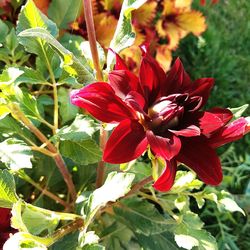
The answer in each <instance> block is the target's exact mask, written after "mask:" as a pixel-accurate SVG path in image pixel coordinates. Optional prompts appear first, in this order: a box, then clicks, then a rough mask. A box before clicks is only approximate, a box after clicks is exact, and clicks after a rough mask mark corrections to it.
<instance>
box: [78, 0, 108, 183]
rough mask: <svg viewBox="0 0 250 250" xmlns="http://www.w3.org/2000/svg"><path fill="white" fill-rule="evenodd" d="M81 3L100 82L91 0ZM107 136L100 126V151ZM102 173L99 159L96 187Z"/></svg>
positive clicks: (100, 180)
mask: <svg viewBox="0 0 250 250" xmlns="http://www.w3.org/2000/svg"><path fill="white" fill-rule="evenodd" d="M83 4H84V16H85V21H86V26H87V32H88V40H89V45H90V50H91V54H92V59H93V64H94V68H95V70H96V79H97V81H99V82H102V81H103V76H102V71H101V67H100V63H99V56H98V50H97V42H96V34H95V26H94V20H93V13H92V3H91V0H83ZM107 137H108V135H107V132H106V131H105V130H104V128H103V127H101V130H100V148H101V149H102V152H103V150H104V147H105V144H106V142H107ZM104 174H105V162H104V161H100V162H99V164H98V167H97V177H96V188H98V187H100V186H102V184H103V178H104Z"/></svg>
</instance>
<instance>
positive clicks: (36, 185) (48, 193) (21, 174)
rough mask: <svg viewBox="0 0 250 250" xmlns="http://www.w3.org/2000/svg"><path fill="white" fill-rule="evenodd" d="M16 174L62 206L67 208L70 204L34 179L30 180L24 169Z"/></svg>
mask: <svg viewBox="0 0 250 250" xmlns="http://www.w3.org/2000/svg"><path fill="white" fill-rule="evenodd" d="M18 176H19V177H20V178H22V179H23V180H25V181H27V182H28V183H30V184H31V185H32V186H34V187H35V188H36V189H38V190H39V191H41V193H42V194H44V195H46V196H48V197H50V198H51V199H52V200H54V201H56V202H58V203H60V204H61V205H63V206H64V207H67V208H69V207H70V205H69V204H68V203H67V202H66V201H64V200H62V199H61V198H59V197H58V196H56V195H55V194H53V193H51V192H50V191H48V190H47V189H46V188H43V187H41V186H40V185H39V184H38V183H36V182H35V181H34V180H32V179H31V178H30V177H29V176H28V175H27V174H26V173H25V172H24V171H19V172H18Z"/></svg>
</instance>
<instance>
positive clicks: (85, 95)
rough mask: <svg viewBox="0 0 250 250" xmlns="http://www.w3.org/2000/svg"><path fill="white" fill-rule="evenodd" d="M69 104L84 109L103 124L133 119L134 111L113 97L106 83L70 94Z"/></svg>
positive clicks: (113, 93) (113, 94)
mask: <svg viewBox="0 0 250 250" xmlns="http://www.w3.org/2000/svg"><path fill="white" fill-rule="evenodd" d="M70 99H71V103H72V104H74V105H76V106H78V107H81V108H84V109H86V110H87V111H88V112H89V113H90V114H91V115H93V116H94V117H95V118H97V119H98V120H100V121H103V122H108V123H111V122H120V121H122V120H125V119H128V118H131V119H133V118H135V113H134V111H133V110H132V109H131V108H130V107H129V106H128V105H127V104H126V103H125V102H123V101H122V100H121V99H120V98H119V97H118V96H116V95H115V92H114V90H113V89H112V88H111V86H110V85H109V84H108V83H105V82H96V83H92V84H90V85H88V86H86V87H84V88H82V89H79V90H73V91H72V92H71V96H70Z"/></svg>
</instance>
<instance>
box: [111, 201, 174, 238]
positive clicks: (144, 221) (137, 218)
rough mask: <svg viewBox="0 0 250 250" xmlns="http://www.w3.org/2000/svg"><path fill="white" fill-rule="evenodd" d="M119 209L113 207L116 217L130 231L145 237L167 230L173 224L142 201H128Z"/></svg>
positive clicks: (151, 205) (154, 208)
mask: <svg viewBox="0 0 250 250" xmlns="http://www.w3.org/2000/svg"><path fill="white" fill-rule="evenodd" d="M123 205H124V206H122V207H121V208H120V207H114V212H115V214H116V217H117V218H118V219H119V220H121V222H122V223H123V224H125V225H127V226H128V227H129V228H130V229H131V230H132V231H134V232H136V233H139V234H144V235H146V236H149V235H152V234H159V233H162V232H164V231H167V230H169V229H170V228H172V227H173V225H174V224H175V221H174V220H172V219H167V218H165V217H164V216H163V215H161V214H160V213H159V211H158V210H157V208H156V207H155V206H154V205H153V204H151V203H149V202H147V201H145V200H142V199H139V198H137V199H128V200H126V201H124V202H123Z"/></svg>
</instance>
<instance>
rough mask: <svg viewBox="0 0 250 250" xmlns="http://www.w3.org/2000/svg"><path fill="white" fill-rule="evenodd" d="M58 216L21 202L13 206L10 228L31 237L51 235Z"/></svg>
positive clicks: (58, 218) (58, 219) (55, 226)
mask: <svg viewBox="0 0 250 250" xmlns="http://www.w3.org/2000/svg"><path fill="white" fill-rule="evenodd" d="M59 221H60V216H59V215H57V214H56V213H55V212H53V211H50V210H47V209H42V208H39V207H36V206H33V205H31V204H28V203H24V202H23V201H21V200H20V201H19V202H17V203H16V204H14V206H13V209H12V218H11V222H12V227H14V228H16V229H18V230H19V231H24V232H28V233H30V234H32V235H37V236H39V235H41V234H46V235H47V234H51V233H53V232H54V230H55V229H56V228H57V226H58V223H59Z"/></svg>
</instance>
